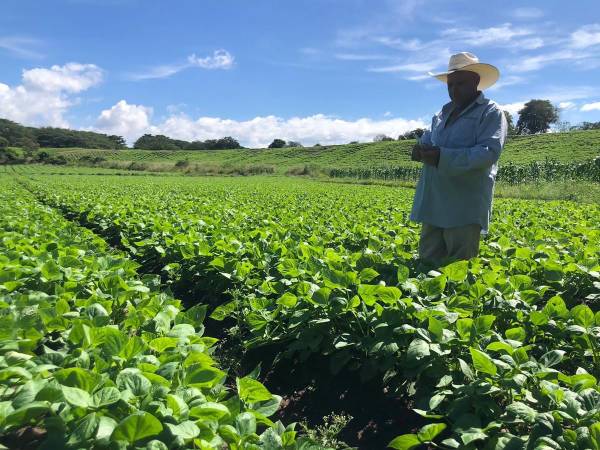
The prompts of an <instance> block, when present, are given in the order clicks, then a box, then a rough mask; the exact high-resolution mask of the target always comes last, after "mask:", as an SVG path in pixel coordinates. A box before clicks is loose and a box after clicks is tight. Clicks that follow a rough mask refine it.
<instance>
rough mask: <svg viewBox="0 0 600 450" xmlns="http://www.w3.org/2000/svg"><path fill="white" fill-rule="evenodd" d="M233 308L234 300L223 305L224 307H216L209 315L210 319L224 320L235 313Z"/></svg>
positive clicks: (234, 306) (234, 305)
mask: <svg viewBox="0 0 600 450" xmlns="http://www.w3.org/2000/svg"><path fill="white" fill-rule="evenodd" d="M235 308H236V302H235V300H234V301H231V302H229V303H225V304H224V305H220V306H217V307H216V308H215V310H214V311H213V312H212V314H211V315H210V318H211V319H214V320H218V321H221V320H225V318H227V317H229V316H230V315H231V314H232V313H233V312H234V311H235Z"/></svg>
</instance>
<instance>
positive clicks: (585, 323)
mask: <svg viewBox="0 0 600 450" xmlns="http://www.w3.org/2000/svg"><path fill="white" fill-rule="evenodd" d="M570 314H571V317H572V318H573V319H574V320H575V323H576V324H577V325H581V326H582V327H585V328H589V327H591V326H592V325H593V324H594V313H593V312H592V310H591V309H590V308H589V306H587V305H577V306H575V307H574V308H573V309H571V313H570Z"/></svg>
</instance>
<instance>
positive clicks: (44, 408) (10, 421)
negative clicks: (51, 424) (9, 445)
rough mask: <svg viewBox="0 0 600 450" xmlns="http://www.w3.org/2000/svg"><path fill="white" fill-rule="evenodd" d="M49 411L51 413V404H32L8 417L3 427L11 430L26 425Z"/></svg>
mask: <svg viewBox="0 0 600 450" xmlns="http://www.w3.org/2000/svg"><path fill="white" fill-rule="evenodd" d="M48 411H50V402H31V403H29V404H28V405H26V406H23V407H22V408H19V409H17V410H15V411H13V412H12V413H10V414H9V415H7V416H6V419H4V423H3V427H4V428H6V429H9V428H12V427H13V426H23V425H26V424H28V423H29V422H30V421H31V420H33V419H35V418H37V417H40V416H41V415H43V414H46V413H47V412H48Z"/></svg>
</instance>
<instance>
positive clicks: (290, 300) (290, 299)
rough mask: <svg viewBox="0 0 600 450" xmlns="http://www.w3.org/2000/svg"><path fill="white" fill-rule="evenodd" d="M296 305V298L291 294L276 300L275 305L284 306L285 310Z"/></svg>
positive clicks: (287, 293)
mask: <svg viewBox="0 0 600 450" xmlns="http://www.w3.org/2000/svg"><path fill="white" fill-rule="evenodd" d="M296 303H298V297H296V296H295V295H294V294H292V293H291V292H286V293H285V294H283V295H282V296H281V297H279V298H278V299H277V304H278V305H281V306H285V307H286V308H293V307H294V306H296Z"/></svg>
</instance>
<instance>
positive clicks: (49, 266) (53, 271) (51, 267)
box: [40, 259, 62, 281]
mask: <svg viewBox="0 0 600 450" xmlns="http://www.w3.org/2000/svg"><path fill="white" fill-rule="evenodd" d="M40 272H41V274H42V276H43V277H44V278H45V279H46V280H47V281H57V280H60V279H62V274H61V272H60V267H59V266H58V264H56V263H55V262H54V260H52V259H51V260H49V261H46V262H45V263H44V265H43V266H42V268H41V270H40Z"/></svg>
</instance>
